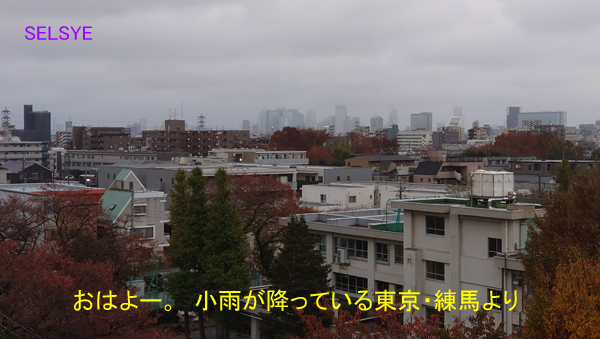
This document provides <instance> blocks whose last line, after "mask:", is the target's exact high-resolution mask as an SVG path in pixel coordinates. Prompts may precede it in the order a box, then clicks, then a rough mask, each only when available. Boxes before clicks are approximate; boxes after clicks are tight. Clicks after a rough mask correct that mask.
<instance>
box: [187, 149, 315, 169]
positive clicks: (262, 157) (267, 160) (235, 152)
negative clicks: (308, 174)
mask: <svg viewBox="0 0 600 339" xmlns="http://www.w3.org/2000/svg"><path fill="white" fill-rule="evenodd" d="M206 158H207V159H218V160H220V161H221V162H231V163H234V162H241V163H247V164H272V165H273V164H297V165H303V164H304V165H307V164H308V158H307V157H306V151H266V150H263V149H247V148H237V149H227V148H219V149H215V150H212V151H210V152H208V156H207V157H206ZM198 160H200V161H201V160H202V159H198Z"/></svg>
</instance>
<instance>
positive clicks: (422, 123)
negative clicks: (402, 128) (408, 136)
mask: <svg viewBox="0 0 600 339" xmlns="http://www.w3.org/2000/svg"><path fill="white" fill-rule="evenodd" d="M410 129H411V130H412V131H432V130H433V114H431V112H421V113H415V114H411V115H410Z"/></svg>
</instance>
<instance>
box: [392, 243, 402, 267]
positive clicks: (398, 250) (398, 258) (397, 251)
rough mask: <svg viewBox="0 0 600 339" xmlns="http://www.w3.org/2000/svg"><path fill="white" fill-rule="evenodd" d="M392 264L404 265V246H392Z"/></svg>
mask: <svg viewBox="0 0 600 339" xmlns="http://www.w3.org/2000/svg"><path fill="white" fill-rule="evenodd" d="M394 257H395V259H394V263H396V264H403V263H404V244H400V245H398V244H396V245H394Z"/></svg>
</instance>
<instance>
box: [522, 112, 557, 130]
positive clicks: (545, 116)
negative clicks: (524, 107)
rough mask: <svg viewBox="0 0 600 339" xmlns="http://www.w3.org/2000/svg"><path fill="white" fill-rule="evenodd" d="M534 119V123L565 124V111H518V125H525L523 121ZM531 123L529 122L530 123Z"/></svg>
mask: <svg viewBox="0 0 600 339" xmlns="http://www.w3.org/2000/svg"><path fill="white" fill-rule="evenodd" d="M531 121H534V123H535V124H536V125H563V126H566V125H567V112H565V111H538V112H520V113H519V123H518V127H526V126H525V125H524V122H528V123H530V122H531ZM530 124H531V123H530Z"/></svg>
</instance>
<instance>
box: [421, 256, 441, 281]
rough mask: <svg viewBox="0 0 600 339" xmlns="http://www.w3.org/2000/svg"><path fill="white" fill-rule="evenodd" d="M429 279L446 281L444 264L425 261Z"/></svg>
mask: <svg viewBox="0 0 600 339" xmlns="http://www.w3.org/2000/svg"><path fill="white" fill-rule="evenodd" d="M425 270H426V273H427V274H426V277H427V279H431V280H437V281H444V276H445V274H444V263H442V262H436V261H425Z"/></svg>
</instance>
